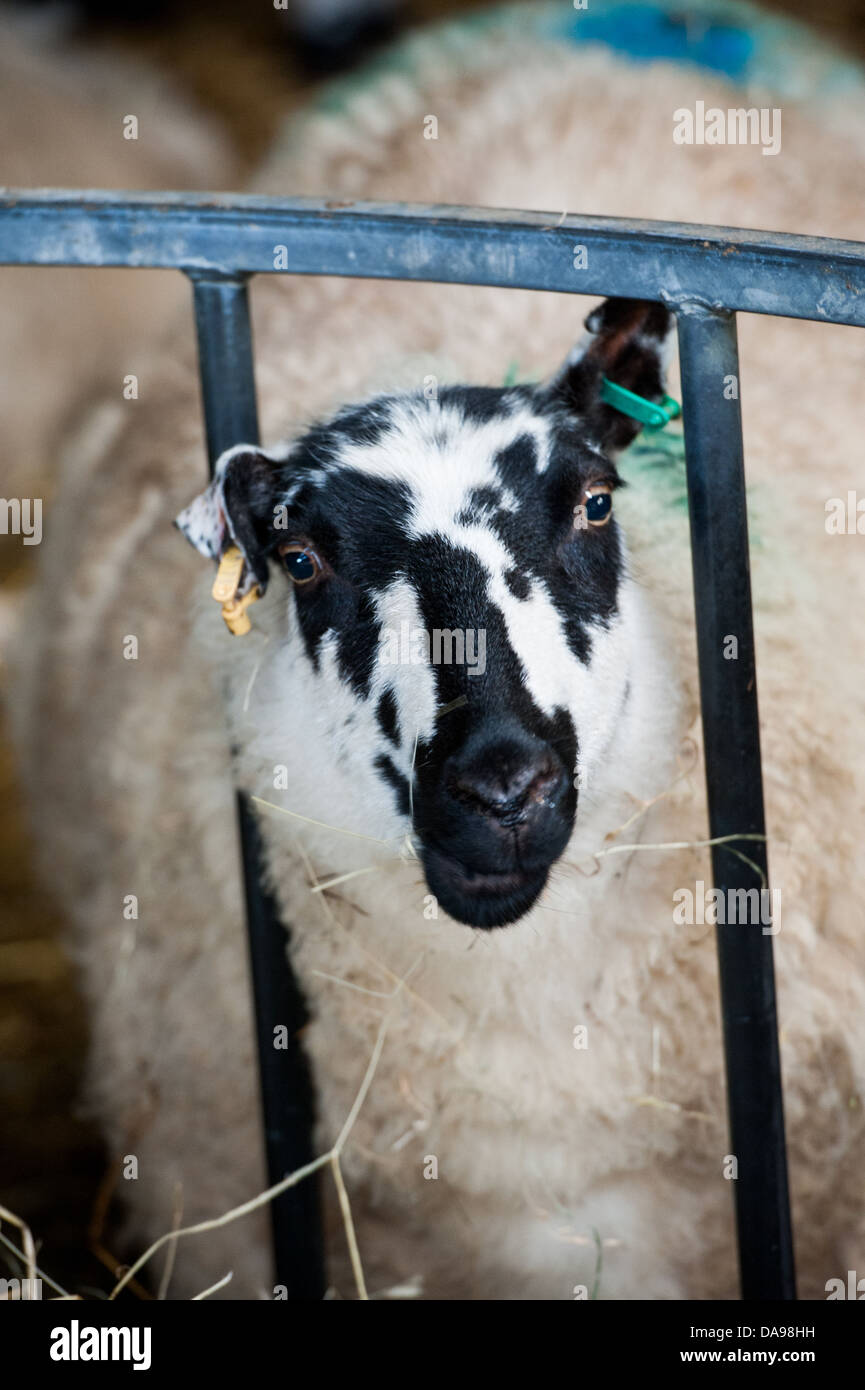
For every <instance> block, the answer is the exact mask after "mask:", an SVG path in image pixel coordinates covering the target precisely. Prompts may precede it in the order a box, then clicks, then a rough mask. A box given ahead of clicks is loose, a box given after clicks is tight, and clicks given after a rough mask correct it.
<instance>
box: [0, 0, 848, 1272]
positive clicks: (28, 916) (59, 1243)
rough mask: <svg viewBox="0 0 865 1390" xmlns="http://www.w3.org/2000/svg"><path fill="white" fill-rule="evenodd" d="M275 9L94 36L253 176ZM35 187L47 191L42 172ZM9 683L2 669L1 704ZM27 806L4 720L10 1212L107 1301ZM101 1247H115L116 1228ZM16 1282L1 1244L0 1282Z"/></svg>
mask: <svg viewBox="0 0 865 1390" xmlns="http://www.w3.org/2000/svg"><path fill="white" fill-rule="evenodd" d="M469 8H477V0H476V3H475V4H474V5H472V6H469V5H467V4H466V3H465V0H411V3H407V4H406V5H405V6H404V12H405V13H406V14H407V16H408V18H409V19H410V20H411V21H413V22H417V21H418V20H424V19H430V18H434V17H438V16H441V15H444V14H447V13H452V12H455V11H459V10H465V9H469ZM682 8H683V9H686V4H685V2H684V0H683V5H682ZM767 8H769V9H773V10H775V11H777V12H779V13H786V14H789V15H792V16H795V17H796V18H798V19H802V20H804V21H807V22H809V23H811V24H812V25H814V26H815V27H817V28H818V29H819V30H820V31H822V32H823V33H825V34H826V35H827V36H828V37H830V38H833V39H835V40H836V42H838V43H839V44H840V45H841V46H843V47H844V48H845V49H846V50H847V52H848V53H851V54H853V53H858V54H859V55H860V56H861V57H863V58H865V7H861V6H860V5H859V4H857V0H824V3H823V4H822V5H821V6H820V7H819V9H818V10H817V12H815V7H814V6H813V5H812V4H811V0H772V3H769V4H767ZM268 9H269V7H261V8H260V9H259V10H256V9H255V8H254V7H253V8H250V7H240V6H237V5H236V4H234V3H231V0H212V3H210V4H208V5H207V6H206V7H202V6H199V5H196V4H194V3H191V0H190V3H186V4H177V5H167V6H166V14H165V16H164V18H163V19H162V20H161V21H160V23H159V24H158V25H145V24H137V25H135V26H134V27H132V28H125V29H124V28H121V27H118V26H116V25H115V24H112V23H102V24H100V25H98V26H93V27H92V28H91V30H90V34H89V37H90V39H91V40H92V42H93V43H94V44H95V45H99V46H100V47H103V48H108V49H111V48H117V47H119V48H122V49H124V50H126V51H133V52H135V53H136V54H138V55H139V56H141V57H142V58H146V59H149V60H150V61H152V62H154V63H157V64H158V65H160V66H162V67H163V68H165V69H168V70H169V71H171V72H172V73H173V74H174V75H175V76H176V77H177V78H178V79H179V80H180V81H181V82H182V83H183V84H184V85H185V86H186V88H187V89H188V90H189V91H190V92H191V93H192V95H194V96H195V97H196V98H197V99H198V100H199V102H201V104H202V105H204V106H205V107H209V108H211V109H212V110H213V111H215V112H216V113H217V114H218V115H221V116H222V117H223V118H224V120H225V122H226V124H227V126H228V127H229V129H230V130H231V132H232V133H233V136H234V139H235V141H236V144H237V147H238V150H239V151H240V153H241V156H242V158H243V160H244V162H245V163H246V165H247V167H249V168H250V169H252V167H253V166H254V163H255V161H256V159H257V158H258V157H259V155H260V154H261V153H262V151H263V150H264V149H265V148H266V146H267V143H268V141H269V139H270V138H271V136H272V135H273V133H274V130H275V128H276V126H277V124H278V122H279V120H280V119H281V117H282V116H283V114H284V113H285V112H286V110H288V109H289V108H291V107H292V106H294V105H296V104H297V103H298V102H300V101H302V100H303V99H304V98H305V97H306V96H307V94H308V93H309V92H310V91H311V90H312V88H313V83H312V82H311V81H310V80H309V79H307V78H304V77H303V76H301V74H300V73H299V71H298V70H297V67H296V65H294V64H293V62H292V58H291V55H290V53H289V51H288V50H287V48H286V47H285V46H283V45H281V44H279V43H276V44H275V43H274V41H273V32H274V31H273V23H272V16H271V15H270V14H269V13H267V11H268ZM265 91H266V92H267V93H268V99H267V100H266V101H265V100H262V99H261V98H262V92H265ZM33 182H34V183H38V182H39V178H38V171H34V179H33ZM33 557H34V552H33V551H31V550H26V551H25V550H22V548H21V547H20V546H18V545H10V544H9V543H8V542H7V543H6V544H4V545H0V584H2V586H3V590H4V592H5V593H7V594H8V593H9V592H14V590H15V589H16V588H18V587H19V586H21V585H23V584H25V583H26V581H27V573H28V567H29V565H31V564H32V563H33ZM2 619H3V609H2V607H0V622H2ZM2 682H3V672H2V668H0V694H2ZM19 806H20V798H19V795H18V790H17V788H16V786H15V779H14V774H13V768H12V760H11V756H10V752H9V748H8V743H7V740H6V737H5V732H4V729H3V727H2V720H0V910H2V915H0V1113H2V1115H3V1142H2V1148H0V1203H2V1204H3V1205H5V1206H7V1207H8V1208H10V1209H11V1210H13V1211H15V1212H16V1213H18V1214H19V1215H22V1216H24V1217H25V1218H26V1219H27V1221H28V1222H29V1223H30V1225H31V1227H32V1229H33V1231H34V1234H35V1235H36V1238H37V1240H38V1241H40V1242H41V1247H42V1253H41V1257H40V1259H41V1262H42V1263H43V1264H44V1266H45V1268H46V1269H47V1270H48V1271H49V1272H50V1273H52V1274H53V1275H54V1276H55V1277H56V1278H58V1279H59V1280H60V1281H61V1282H62V1283H63V1284H64V1285H65V1286H66V1287H67V1288H70V1289H75V1290H78V1291H81V1292H82V1293H84V1294H85V1296H91V1297H92V1296H96V1297H99V1296H103V1295H104V1291H106V1290H107V1289H108V1288H110V1287H111V1283H112V1280H111V1277H110V1275H109V1273H108V1271H107V1270H106V1268H105V1267H104V1265H103V1264H100V1262H99V1261H98V1260H97V1258H96V1257H95V1256H94V1255H93V1254H92V1253H90V1252H89V1242H88V1226H89V1224H90V1222H91V1220H92V1216H93V1211H94V1207H95V1205H96V1203H97V1199H98V1196H99V1194H100V1187H101V1185H103V1181H104V1178H105V1174H106V1172H107V1171H108V1168H109V1156H108V1155H107V1154H106V1153H105V1151H104V1149H103V1147H102V1145H101V1143H100V1141H99V1137H98V1135H97V1134H96V1133H95V1132H94V1130H93V1128H92V1127H91V1126H90V1125H89V1124H88V1123H87V1121H86V1120H85V1119H84V1118H82V1117H81V1116H80V1115H79V1113H78V1110H77V1102H76V1096H77V1089H78V1082H79V1077H80V1072H81V1065H82V1058H83V1056H84V1052H85V1048H86V1022H85V1017H84V1012H83V1009H82V1006H81V1003H80V1000H79V998H78V996H77V994H76V987H75V980H74V975H73V973H72V971H71V968H70V966H69V964H68V962H67V961H66V958H65V956H64V954H63V950H62V947H61V945H60V942H59V937H60V932H61V929H62V917H61V914H60V911H59V908H58V906H57V904H56V903H54V902H52V901H51V898H50V885H45V886H40V885H38V884H37V883H36V882H35V880H34V876H33V872H32V869H31V866H30V863H29V861H28V845H27V835H26V832H25V829H24V826H23V823H22V819H21V816H20V811H19ZM103 1190H104V1188H103ZM7 1229H8V1228H7ZM105 1239H106V1243H107V1244H108V1245H109V1246H110V1243H111V1238H110V1220H109V1223H108V1235H107V1236H106V1238H105ZM6 1272H7V1271H6V1269H5V1268H4V1252H3V1250H2V1248H0V1275H2V1274H4V1273H6Z"/></svg>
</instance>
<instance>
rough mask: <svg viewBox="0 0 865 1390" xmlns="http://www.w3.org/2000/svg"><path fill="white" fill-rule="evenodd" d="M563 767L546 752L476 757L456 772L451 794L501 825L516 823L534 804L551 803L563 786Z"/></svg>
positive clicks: (541, 805) (549, 804)
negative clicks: (468, 764)
mask: <svg viewBox="0 0 865 1390" xmlns="http://www.w3.org/2000/svg"><path fill="white" fill-rule="evenodd" d="M564 781H565V776H564V769H563V768H562V766H561V764H560V763H558V760H557V759H555V758H554V757H553V755H552V754H551V753H550V752H549V751H547V750H542V751H540V752H537V753H530V754H529V753H526V752H521V753H516V754H515V753H514V752H511V751H508V752H507V753H506V754H505V755H504V756H502V755H501V754H500V755H499V756H498V757H496V756H495V754H494V753H492V752H490V753H488V754H487V755H486V756H483V755H480V756H478V757H476V758H475V759H474V760H473V761H472V763H471V765H470V766H468V767H464V768H462V769H460V770H459V771H458V772H456V773H455V775H454V777H453V780H452V782H451V792H452V795H453V796H455V798H456V799H457V800H458V801H461V802H462V803H463V804H464V805H465V806H467V807H469V808H470V809H471V810H473V811H475V812H476V813H479V814H481V815H485V816H490V817H494V818H495V819H496V820H498V821H500V822H501V824H502V825H515V824H517V823H518V822H520V821H522V820H524V819H525V818H526V816H527V815H528V814H529V812H530V811H531V810H532V809H533V808H535V807H537V808H540V807H543V806H552V805H553V803H554V802H555V801H556V800H557V798H558V796H559V794H560V792H561V791H562V788H563V786H564Z"/></svg>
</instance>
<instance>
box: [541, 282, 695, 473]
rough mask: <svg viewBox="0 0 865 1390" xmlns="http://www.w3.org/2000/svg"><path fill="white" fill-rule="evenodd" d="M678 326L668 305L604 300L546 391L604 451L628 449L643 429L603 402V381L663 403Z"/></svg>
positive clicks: (631, 300) (645, 301)
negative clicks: (577, 419)
mask: <svg viewBox="0 0 865 1390" xmlns="http://www.w3.org/2000/svg"><path fill="white" fill-rule="evenodd" d="M673 327H674V320H673V316H672V314H671V313H670V311H669V309H667V308H665V306H664V305H663V304H655V303H652V302H651V301H649V300H645V299H605V300H604V302H603V304H600V305H599V306H598V308H597V309H594V310H593V311H592V313H591V314H589V317H588V318H587V319H586V332H585V334H584V335H583V337H582V338H581V339H580V341H579V342H578V343H577V345H576V347H575V348H574V349H573V351H572V352H571V353H570V355H569V356H568V358H567V360H566V361H565V362H564V364H563V365H562V366H561V368H560V369H559V371H558V372H557V373H556V374H555V376H554V377H553V378H552V380H551V381H550V382H549V383H548V384H547V386H546V387H544V388H542V389H543V390H544V391H545V392H546V393H547V394H548V395H549V397H550V399H552V400H555V401H556V402H557V403H559V404H561V405H563V406H564V407H565V408H566V409H567V410H569V411H571V412H573V414H575V415H579V416H581V417H582V418H583V419H584V420H585V422H586V426H587V428H588V429H589V430H590V431H591V432H592V434H593V436H594V437H595V439H596V441H597V443H598V444H599V445H600V446H601V448H603V449H607V450H609V451H611V452H615V451H616V450H618V449H624V448H625V447H626V446H627V445H628V444H630V443H631V440H632V439H634V438H635V437H636V436H637V434H639V432H640V429H641V426H640V424H639V422H638V421H637V420H634V419H632V418H631V417H630V416H628V415H623V414H622V413H621V411H619V410H616V409H615V408H614V407H613V406H611V405H608V404H607V403H606V402H605V401H604V400H602V398H601V384H602V381H603V378H604V377H607V378H608V379H609V380H610V381H612V382H613V383H614V384H615V385H616V386H624V387H625V388H626V389H627V390H628V391H633V392H634V393H635V394H636V395H638V396H643V397H645V398H646V399H647V400H650V401H655V402H660V401H662V400H663V399H664V397H665V395H666V390H665V386H664V379H665V376H666V371H667V365H668V363H669V359H670V357H671V355H672V349H673V342H672V339H673Z"/></svg>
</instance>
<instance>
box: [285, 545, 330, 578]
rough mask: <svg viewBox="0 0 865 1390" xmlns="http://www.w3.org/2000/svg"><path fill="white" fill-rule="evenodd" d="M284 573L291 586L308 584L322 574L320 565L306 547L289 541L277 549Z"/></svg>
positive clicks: (312, 551) (313, 553) (313, 552)
mask: <svg viewBox="0 0 865 1390" xmlns="http://www.w3.org/2000/svg"><path fill="white" fill-rule="evenodd" d="M279 553H280V555H281V556H282V563H283V566H284V567H285V572H286V574H287V575H288V577H289V579H290V580H291V581H292V583H293V584H298V585H299V584H310V583H311V582H312V580H313V579H317V578H318V576H319V575H320V574H321V572H322V563H321V561H320V560H319V558H318V556H317V555H316V553H315V551H314V550H312V549H311V548H310V546H308V545H301V544H300V543H299V542H296V541H290V542H289V543H288V544H287V545H281V546H280V547H279Z"/></svg>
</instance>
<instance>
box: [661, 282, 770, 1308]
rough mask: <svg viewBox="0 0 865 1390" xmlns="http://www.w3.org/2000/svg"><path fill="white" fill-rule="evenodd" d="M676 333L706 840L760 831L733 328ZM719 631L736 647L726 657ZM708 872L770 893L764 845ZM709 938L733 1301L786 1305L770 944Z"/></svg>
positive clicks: (752, 936)
mask: <svg viewBox="0 0 865 1390" xmlns="http://www.w3.org/2000/svg"><path fill="white" fill-rule="evenodd" d="M678 331H679V349H680V357H681V367H682V397H683V423H684V430H685V451H686V457H687V473H688V497H689V506H690V516H691V552H692V561H693V572H694V598H695V603H696V616H697V651H698V658H699V667H700V700H701V705H702V711H703V734H704V741H705V758H706V784H707V789H708V800H709V827H710V834H711V836H712V838H716V837H721V836H727V835H741V834H749V835H757V836H762V835H764V833H765V821H764V813H763V777H762V769H761V763H760V729H759V722H758V713H757V678H756V665H755V654H754V633H753V620H752V612H751V579H750V567H749V558H748V522H747V513H746V503H745V471H744V455H743V447H742V419H741V408H740V403H739V358H738V347H737V340H736V320H735V317H734V316H733V315H732V314H729V313H727V312H724V311H720V312H719V311H714V310H708V309H705V308H703V307H702V306H697V305H693V306H692V305H687V306H684V307H682V308H680V310H679V312H678ZM730 637H735V639H736V642H737V644H738V653H737V655H736V656H735V658H733V659H731V657H730V652H731V646H730V644H729V643H728V639H729V638H730ZM725 643H727V646H726V651H727V655H726V656H725ZM733 851H738V853H734V852H733ZM743 854H744V855H746V856H747V858H748V859H749V860H750V861H751V865H749V864H748V863H747V862H745V860H744V859H742V858H741V855H743ZM752 865H753V867H752ZM712 868H713V876H714V882H715V887H716V888H719V889H721V890H722V892H724V894H725V901H726V902H729V901H730V898H729V896H728V894H729V891H730V890H735V889H745V890H752V889H756V890H757V891H758V893H759V892H760V890H761V888H766V889H768V873H767V853H766V843H765V840H764V839H755V840H742V841H739V843H738V844H737V843H735V842H734V843H733V844H732V846H731V847H727V846H725V845H716V846H714V847H713V850H712ZM764 876H765V877H764ZM752 898H753V894H752ZM766 901H767V902H768V894H767V898H766ZM717 941H718V962H719V971H720V983H721V1009H722V1014H723V1025H724V1050H725V1055H726V1064H727V1105H728V1112H729V1122H730V1143H731V1152H732V1153H733V1154H734V1155H735V1156H736V1158H737V1160H738V1177H737V1179H736V1181H735V1183H734V1190H735V1203H736V1222H737V1229H738V1240H739V1268H740V1276H741V1287H742V1297H743V1298H745V1299H792V1298H795V1297H796V1285H795V1273H794V1263H793V1238H792V1230H791V1225H790V1207H789V1195H788V1186H787V1158H786V1145H785V1138H784V1108H783V1094H782V1088H781V1061H780V1054H779V1048H778V1026H777V1015H776V1007H775V976H774V965H773V955H772V937H771V935H769V934H764V931H763V929H762V926H761V924H760V922H759V920H758V921H757V922H756V923H755V924H753V925H735V924H734V925H725V926H720V925H719V926H718V929H717Z"/></svg>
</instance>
